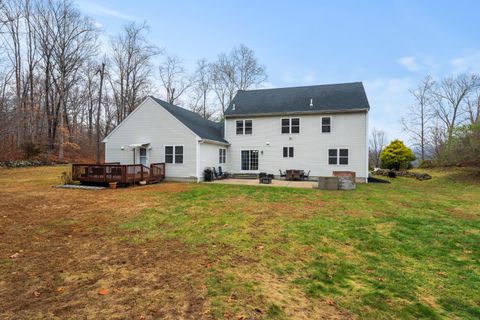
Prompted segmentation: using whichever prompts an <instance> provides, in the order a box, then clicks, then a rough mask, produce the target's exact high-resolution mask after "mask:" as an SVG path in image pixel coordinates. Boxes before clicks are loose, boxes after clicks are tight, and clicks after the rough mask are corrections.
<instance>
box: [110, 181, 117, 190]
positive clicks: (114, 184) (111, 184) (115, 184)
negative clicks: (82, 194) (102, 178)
mask: <svg viewBox="0 0 480 320" xmlns="http://www.w3.org/2000/svg"><path fill="white" fill-rule="evenodd" d="M108 186H109V187H110V189H117V183H116V182H109V183H108Z"/></svg>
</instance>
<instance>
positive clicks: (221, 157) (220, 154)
mask: <svg viewBox="0 0 480 320" xmlns="http://www.w3.org/2000/svg"><path fill="white" fill-rule="evenodd" d="M222 152H223V155H222ZM222 160H223V161H222ZM218 163H220V164H225V163H227V149H226V148H219V149H218Z"/></svg>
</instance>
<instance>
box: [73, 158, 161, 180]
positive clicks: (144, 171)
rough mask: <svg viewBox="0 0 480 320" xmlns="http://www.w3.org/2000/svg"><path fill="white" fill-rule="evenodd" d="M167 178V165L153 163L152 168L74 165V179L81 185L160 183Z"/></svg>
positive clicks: (128, 165) (141, 166)
mask: <svg viewBox="0 0 480 320" xmlns="http://www.w3.org/2000/svg"><path fill="white" fill-rule="evenodd" d="M164 178H165V163H152V164H151V165H150V167H147V166H144V165H142V164H119V163H106V164H77V163H75V164H72V179H73V180H75V181H80V182H81V183H95V184H107V183H109V182H117V183H119V184H127V185H128V184H135V183H139V182H140V181H146V182H147V183H155V182H160V181H162V180H163V179H164Z"/></svg>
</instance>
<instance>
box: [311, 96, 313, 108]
mask: <svg viewBox="0 0 480 320" xmlns="http://www.w3.org/2000/svg"><path fill="white" fill-rule="evenodd" d="M310 107H313V98H310Z"/></svg>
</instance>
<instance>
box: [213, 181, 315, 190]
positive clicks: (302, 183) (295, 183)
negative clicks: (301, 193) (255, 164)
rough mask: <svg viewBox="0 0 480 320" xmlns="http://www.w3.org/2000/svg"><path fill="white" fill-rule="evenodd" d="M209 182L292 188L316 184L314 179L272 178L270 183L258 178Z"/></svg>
mask: <svg viewBox="0 0 480 320" xmlns="http://www.w3.org/2000/svg"><path fill="white" fill-rule="evenodd" d="M210 183H220V184H239V185H248V186H266V187H292V188H306V189H311V188H315V187H317V186H318V182H316V181H288V180H278V179H273V180H272V183H271V184H262V183H259V181H258V179H222V180H214V181H213V182H210Z"/></svg>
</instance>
